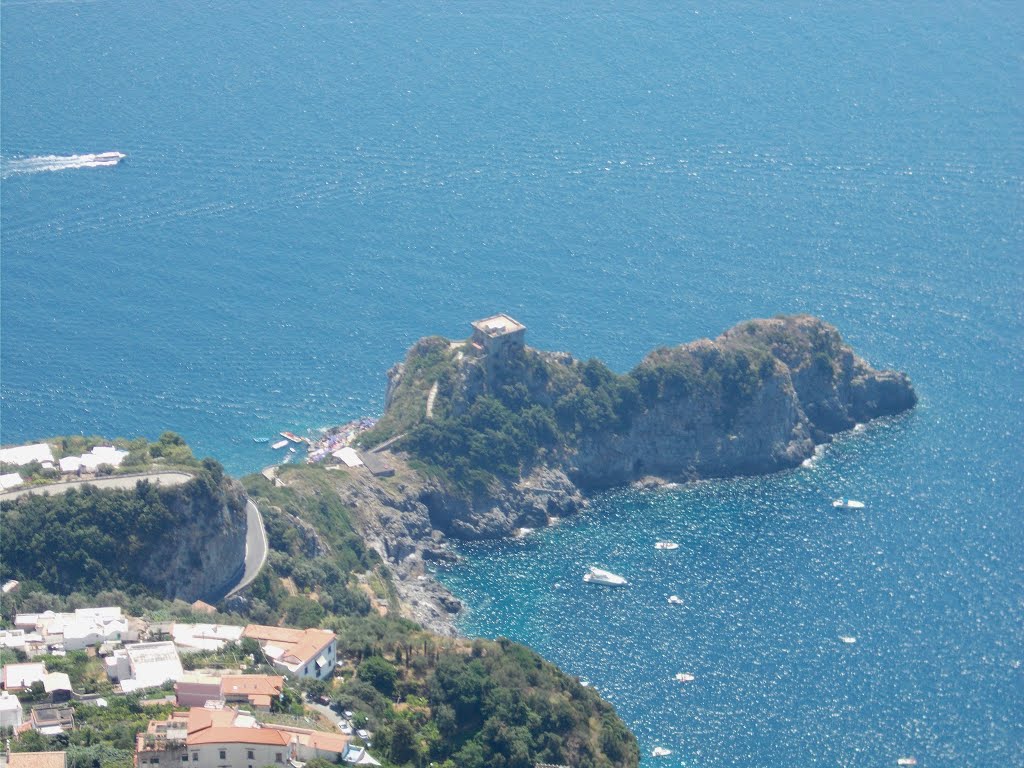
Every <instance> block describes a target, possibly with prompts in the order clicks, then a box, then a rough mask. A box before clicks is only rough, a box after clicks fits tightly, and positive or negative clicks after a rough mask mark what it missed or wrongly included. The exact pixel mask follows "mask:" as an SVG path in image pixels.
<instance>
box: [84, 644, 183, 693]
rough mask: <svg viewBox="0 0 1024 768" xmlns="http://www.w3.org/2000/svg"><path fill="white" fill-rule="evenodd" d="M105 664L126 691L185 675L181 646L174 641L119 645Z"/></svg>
mask: <svg viewBox="0 0 1024 768" xmlns="http://www.w3.org/2000/svg"><path fill="white" fill-rule="evenodd" d="M103 663H104V666H105V667H106V669H107V677H109V678H110V679H111V680H117V681H118V682H119V683H120V684H121V690H122V691H124V692H125V693H130V692H132V691H137V690H139V689H140V688H157V687H159V686H161V685H163V684H164V683H165V682H167V681H168V680H174V681H177V680H179V679H180V678H181V677H182V676H183V675H184V674H185V671H184V670H183V669H182V667H181V659H180V658H179V657H178V649H177V648H175V647H174V643H171V642H161V643H135V644H134V645H129V646H126V647H124V648H118V649H117V650H116V651H114V655H113V656H108V657H107V658H106V659H104V662H103Z"/></svg>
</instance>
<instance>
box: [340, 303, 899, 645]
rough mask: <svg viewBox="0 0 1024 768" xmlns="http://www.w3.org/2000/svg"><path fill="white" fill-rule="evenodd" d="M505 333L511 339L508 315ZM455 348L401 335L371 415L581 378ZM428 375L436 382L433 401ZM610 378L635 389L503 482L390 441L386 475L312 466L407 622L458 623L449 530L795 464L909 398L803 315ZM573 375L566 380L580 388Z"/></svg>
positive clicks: (664, 352)
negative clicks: (468, 474)
mask: <svg viewBox="0 0 1024 768" xmlns="http://www.w3.org/2000/svg"><path fill="white" fill-rule="evenodd" d="M500 317H504V316H500ZM506 319H507V318H506ZM511 322H514V321H511ZM516 328H517V331H516V332H517V333H518V334H519V337H518V338H519V339H520V341H521V335H522V330H523V329H522V326H520V325H518V324H516ZM449 347H450V348H451V349H452V350H459V351H457V352H454V353H452V354H450V356H449V357H448V358H447V362H444V361H442V363H440V364H439V363H437V362H436V361H437V360H438V357H439V353H438V350H439V349H441V350H447V349H448V348H449ZM461 347H462V345H461V344H460V343H449V342H447V340H438V339H430V340H426V341H425V342H420V343H418V344H417V345H416V346H414V347H413V349H412V350H411V351H410V353H409V357H408V358H407V359H406V362H405V363H403V364H400V365H398V366H396V367H394V368H392V369H391V370H390V371H389V372H388V379H389V388H388V397H387V409H388V410H387V411H386V412H385V418H387V417H388V415H389V413H388V412H389V411H392V409H394V410H395V411H396V412H397V411H398V410H399V409H403V408H404V409H405V412H406V413H409V412H412V411H415V408H416V407H417V405H418V403H420V402H426V403H430V404H433V405H434V410H435V412H436V411H437V410H445V411H447V412H448V413H449V414H455V415H456V417H457V414H458V409H459V408H460V407H461V408H465V407H466V406H465V404H466V403H472V402H473V401H474V400H475V399H476V398H478V397H483V396H491V395H490V393H491V392H494V391H499V390H500V388H501V387H502V386H506V385H509V384H511V385H512V386H517V387H518V388H519V390H520V392H525V393H526V394H527V396H528V397H529V398H532V402H533V403H535V404H540V405H541V406H543V407H545V408H549V409H552V408H555V406H554V405H553V404H554V403H555V400H556V398H557V397H559V396H560V395H564V392H561V393H560V392H559V391H558V390H557V389H556V384H557V383H558V382H563V386H568V385H564V382H565V381H573V380H575V381H577V382H579V381H585V378H584V377H585V375H586V374H585V373H584V374H582V375H581V372H584V371H586V370H587V369H588V366H592V365H593V363H588V364H586V365H584V364H581V363H579V362H578V361H575V360H573V358H572V357H571V356H569V355H566V354H565V353H548V352H537V351H535V350H531V349H530V348H528V347H518V348H517V349H516V350H513V352H512V355H511V359H512V362H511V363H502V362H500V361H499V362H495V360H494V359H490V358H489V357H488V354H487V353H486V350H483V351H482V352H483V354H482V355H481V354H480V353H479V352H478V353H477V356H476V357H474V356H473V355H470V354H463V352H462V351H461ZM504 353H505V354H506V355H508V350H504ZM423 354H431V355H433V358H431V359H432V360H433V361H434V363H433V368H434V370H435V373H434V376H435V378H433V379H430V378H417V379H416V380H415V381H414V382H413V381H410V379H409V376H408V375H407V372H408V371H409V370H413V371H416V370H422V369H423V368H424V366H423V365H422V364H421V360H420V359H419V358H418V357H417V355H423ZM444 354H445V353H444V352H443V351H442V352H441V353H440V356H441V357H443V355H444ZM516 355H519V357H518V358H517V357H516ZM517 361H518V362H517ZM501 365H506V366H507V369H502V368H501V367H500V366H501ZM445 366H447V367H445ZM524 371H525V373H524ZM607 375H610V376H615V374H610V373H609V374H607ZM573 377H575V379H574V378H573ZM441 380H444V381H445V382H446V384H445V385H444V386H443V387H442V388H441V393H442V394H441V395H440V396H438V390H439V387H438V382H439V381H441ZM618 381H619V384H620V385H621V384H622V383H623V382H625V385H626V387H625V388H626V389H627V390H628V389H629V388H631V387H635V388H636V390H637V391H638V393H639V398H640V399H639V400H637V401H636V402H635V403H633V404H632V405H631V407H632V410H631V411H630V412H629V413H628V417H629V418H628V419H625V420H620V422H619V423H618V424H616V425H615V426H614V427H599V428H595V429H583V430H582V431H581V432H577V433H576V436H575V438H574V440H573V442H572V443H564V444H559V445H551V446H547V447H545V448H544V451H543V460H542V461H537V462H534V463H533V464H532V465H530V466H527V467H525V468H523V469H522V470H521V472H520V474H519V476H518V477H515V478H509V477H499V476H494V477H493V478H492V480H491V482H489V483H488V484H487V486H486V489H485V490H481V489H480V488H479V487H477V488H476V489H475V490H473V491H472V492H469V491H467V490H466V488H464V487H463V488H461V489H459V488H454V487H453V486H452V485H451V483H450V481H448V480H447V479H446V478H445V477H444V473H432V472H430V471H429V470H430V468H429V466H427V465H425V463H424V461H423V460H422V459H420V458H419V457H416V456H413V455H410V454H409V453H405V452H403V451H402V450H400V448H401V443H399V444H398V445H395V446H392V448H391V449H390V450H389V451H388V463H389V464H390V465H391V466H393V467H394V469H395V474H394V476H392V477H374V476H372V475H371V474H370V473H369V472H365V471H362V470H356V471H337V472H331V471H329V470H324V471H325V474H326V475H328V476H332V480H331V485H332V487H333V488H334V490H335V491H336V492H337V493H338V495H339V496H340V497H341V499H342V501H343V502H344V503H345V504H346V506H348V507H349V508H350V509H352V510H353V514H354V518H355V521H356V526H357V528H358V529H359V531H358V532H359V534H360V535H361V536H362V537H363V539H364V541H365V542H366V544H367V546H369V547H371V548H373V549H374V550H375V551H376V552H377V553H378V554H379V555H380V556H381V559H382V560H383V561H384V562H385V563H387V565H388V567H389V568H390V569H391V571H392V572H393V574H394V577H395V578H394V582H395V585H396V588H397V591H398V595H399V600H400V603H401V605H402V610H403V611H404V613H405V614H406V615H407V616H408V617H409V618H411V619H413V620H415V621H417V622H419V623H421V624H422V625H423V626H425V627H427V628H428V629H430V630H432V631H434V632H437V633H439V634H444V635H455V634H457V628H456V625H455V619H456V617H457V616H458V613H459V612H460V610H461V608H462V606H461V603H460V602H459V600H458V599H457V598H456V597H455V596H453V595H452V594H451V593H450V592H449V591H448V590H447V589H446V588H445V587H444V586H443V585H442V584H441V583H440V582H439V581H438V580H437V579H436V578H435V576H434V574H433V572H432V568H431V567H429V566H430V564H431V563H436V562H440V561H445V560H451V559H453V558H455V557H456V556H455V554H454V552H453V550H452V548H451V547H450V545H449V540H450V539H462V540H478V539H489V538H491V539H493V538H504V537H508V536H511V535H514V532H515V531H516V530H517V529H519V528H524V527H526V528H542V527H545V526H547V525H548V524H549V523H550V521H551V520H552V519H554V518H563V517H571V516H572V515H573V514H575V513H576V512H578V511H579V510H580V509H582V508H583V507H584V506H586V504H587V495H588V494H591V493H594V492H598V491H600V490H602V489H605V488H610V487H615V486H624V485H630V484H633V485H638V486H640V487H652V486H656V485H661V484H666V483H679V482H692V481H696V480H701V479H706V478H716V477H729V476H736V475H757V474H767V473H769V472H775V471H779V470H782V469H788V468H793V467H796V466H799V465H800V464H801V463H802V462H803V461H805V460H807V459H808V458H810V457H812V456H813V455H814V454H815V450H816V448H817V447H818V446H820V445H822V444H825V443H828V442H830V441H831V439H832V436H833V435H835V434H838V433H840V432H845V431H848V430H850V429H852V428H853V427H854V425H855V424H857V423H862V422H867V421H870V420H871V419H874V418H877V417H880V416H887V415H892V414H896V413H900V412H902V411H905V410H907V409H909V408H911V407H913V405H914V404H915V403H916V402H917V397H916V394H915V393H914V390H913V387H912V386H911V383H910V380H909V378H908V377H907V376H906V375H905V374H903V373H901V372H898V371H887V370H882V371H879V370H875V369H874V368H872V367H871V366H870V365H868V364H867V363H866V362H865V361H864V360H862V359H861V358H859V357H857V356H856V355H855V354H854V352H853V350H852V349H851V348H850V347H849V346H848V345H846V344H845V343H844V342H843V341H842V339H841V337H840V336H839V333H838V331H836V329H835V328H833V327H832V326H830V325H828V324H826V323H824V322H822V321H821V320H819V319H817V318H813V317H809V316H795V317H777V318H772V319H770V320H754V321H749V322H747V323H742V324H740V325H738V326H736V327H735V328H733V329H731V330H729V331H727V332H726V333H724V334H722V335H721V336H720V337H718V338H717V339H715V340H706V339H705V340H700V341H696V342H692V343H690V344H685V345H681V346H679V347H675V348H671V349H660V350H656V351H655V352H652V353H651V354H649V355H648V356H647V357H645V358H644V360H643V361H642V362H641V364H640V365H639V366H637V368H636V369H634V371H633V372H631V373H630V374H627V375H625V376H622V377H619V378H618ZM572 386H575V387H576V391H579V388H580V387H581V386H583V385H582V384H578V383H577V384H575V385H572ZM427 390H429V391H430V394H429V396H428V394H427ZM435 396H437V402H436V403H435ZM460 403H461V404H463V405H459V404H460ZM417 418H419V419H420V420H421V421H422V420H425V419H428V418H431V417H429V416H427V415H421V416H419V417H417ZM435 418H436V417H435ZM434 423H435V424H436V421H435V422H434ZM453 423H454V422H453ZM410 426H411V427H413V428H414V427H415V422H413V423H412V424H411V425H410V424H406V427H410Z"/></svg>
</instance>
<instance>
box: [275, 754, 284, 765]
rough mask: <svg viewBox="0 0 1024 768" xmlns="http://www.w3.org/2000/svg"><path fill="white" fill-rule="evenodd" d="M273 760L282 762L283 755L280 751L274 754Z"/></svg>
mask: <svg viewBox="0 0 1024 768" xmlns="http://www.w3.org/2000/svg"><path fill="white" fill-rule="evenodd" d="M274 762H275V763H283V762H284V757H283V756H282V755H281V753H280V752H278V753H277V754H275V755H274Z"/></svg>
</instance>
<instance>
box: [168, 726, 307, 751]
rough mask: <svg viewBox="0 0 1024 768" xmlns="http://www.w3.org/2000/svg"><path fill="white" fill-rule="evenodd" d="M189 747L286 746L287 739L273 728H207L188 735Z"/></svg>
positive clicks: (187, 742)
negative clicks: (203, 745) (226, 745)
mask: <svg viewBox="0 0 1024 768" xmlns="http://www.w3.org/2000/svg"><path fill="white" fill-rule="evenodd" d="M185 743H186V744H188V745H189V746H190V747H194V746H198V745H200V744H269V745H272V746H279V747H286V746H288V737H287V736H286V735H285V734H284V733H282V732H281V731H278V730H275V729H274V728H234V727H229V728H221V727H215V728H207V729H205V730H203V731H200V732H199V733H190V734H189V735H188V739H186V741H185Z"/></svg>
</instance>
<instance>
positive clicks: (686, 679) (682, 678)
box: [676, 672, 697, 683]
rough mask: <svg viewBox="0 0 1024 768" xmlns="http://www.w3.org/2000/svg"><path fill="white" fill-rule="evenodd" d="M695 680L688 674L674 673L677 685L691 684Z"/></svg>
mask: <svg viewBox="0 0 1024 768" xmlns="http://www.w3.org/2000/svg"><path fill="white" fill-rule="evenodd" d="M696 679H697V678H696V677H694V676H693V675H691V674H690V673H689V672H676V682H679V683H692V682H693V681H694V680H696Z"/></svg>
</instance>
